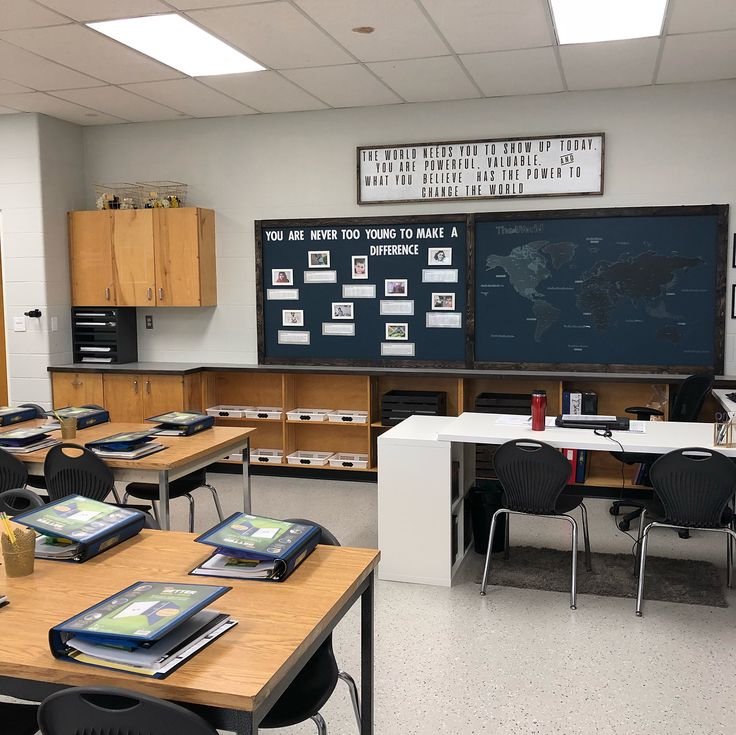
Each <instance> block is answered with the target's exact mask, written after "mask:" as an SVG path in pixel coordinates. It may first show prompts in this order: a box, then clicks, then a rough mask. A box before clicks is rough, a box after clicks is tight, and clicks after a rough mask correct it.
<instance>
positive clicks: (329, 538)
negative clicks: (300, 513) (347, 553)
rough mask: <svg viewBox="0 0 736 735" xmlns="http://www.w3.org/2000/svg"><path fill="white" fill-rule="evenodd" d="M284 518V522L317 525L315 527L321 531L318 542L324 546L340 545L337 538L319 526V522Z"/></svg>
mask: <svg viewBox="0 0 736 735" xmlns="http://www.w3.org/2000/svg"><path fill="white" fill-rule="evenodd" d="M284 520H285V522H286V523H301V524H302V525H303V526H317V528H319V529H320V530H321V531H322V536H321V538H320V540H319V543H321V544H324V545H325V546H340V542H339V541H338V540H337V538H336V537H335V536H334V535H333V534H332V533H330V531H328V530H327V529H326V528H325V527H324V526H320V525H319V523H315V522H314V521H308V520H306V519H304V518H285V519H284Z"/></svg>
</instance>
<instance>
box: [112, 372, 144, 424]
mask: <svg viewBox="0 0 736 735" xmlns="http://www.w3.org/2000/svg"><path fill="white" fill-rule="evenodd" d="M145 382H146V378H145V376H144V375H134V374H122V375H121V374H112V373H106V374H105V375H104V376H103V384H104V387H105V404H104V405H105V408H106V409H107V410H108V411H109V412H110V421H123V422H134V423H138V422H140V421H143V386H144V384H145Z"/></svg>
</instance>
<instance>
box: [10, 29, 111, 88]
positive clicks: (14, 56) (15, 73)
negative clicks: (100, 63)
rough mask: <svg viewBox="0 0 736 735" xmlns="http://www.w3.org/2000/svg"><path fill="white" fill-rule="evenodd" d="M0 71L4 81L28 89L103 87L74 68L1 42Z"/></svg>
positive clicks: (96, 80) (99, 82) (97, 81)
mask: <svg viewBox="0 0 736 735" xmlns="http://www.w3.org/2000/svg"><path fill="white" fill-rule="evenodd" d="M0 69H2V74H3V77H4V78H5V79H8V80H10V81H13V82H17V83H18V84H22V85H24V86H26V87H30V88H31V89H40V90H44V91H45V90H50V89H73V88H75V87H94V86H95V85H101V84H104V82H101V81H99V80H98V79H93V78H92V77H88V76H86V75H85V74H80V73H79V72H76V71H74V70H73V69H67V68H66V67H63V66H60V65H59V64H55V63H54V62H53V61H48V60H47V59H42V58H41V57H40V56H36V54H32V53H30V52H28V51H24V50H23V49H21V48H18V47H16V46H11V45H10V44H9V43H4V42H3V41H1V40H0Z"/></svg>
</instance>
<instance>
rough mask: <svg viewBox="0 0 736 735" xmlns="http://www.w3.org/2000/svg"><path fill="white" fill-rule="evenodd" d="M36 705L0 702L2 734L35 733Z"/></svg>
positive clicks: (26, 734)
mask: <svg viewBox="0 0 736 735" xmlns="http://www.w3.org/2000/svg"><path fill="white" fill-rule="evenodd" d="M37 712H38V707H37V706H36V705H35V704H33V705H31V704H11V703H10V702H0V732H2V733H3V735H36V733H37V732H38V723H37V720H36V717H37V716H38V715H37Z"/></svg>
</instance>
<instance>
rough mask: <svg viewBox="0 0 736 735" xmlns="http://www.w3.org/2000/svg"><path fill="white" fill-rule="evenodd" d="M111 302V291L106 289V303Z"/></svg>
mask: <svg viewBox="0 0 736 735" xmlns="http://www.w3.org/2000/svg"><path fill="white" fill-rule="evenodd" d="M109 300H110V289H109V288H106V289H105V301H109Z"/></svg>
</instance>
